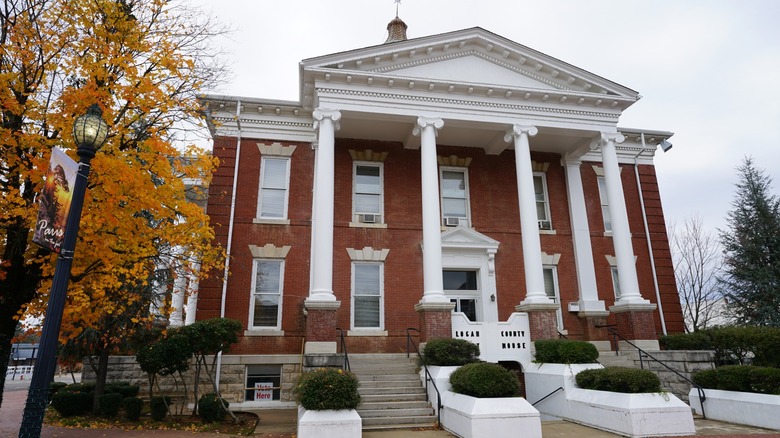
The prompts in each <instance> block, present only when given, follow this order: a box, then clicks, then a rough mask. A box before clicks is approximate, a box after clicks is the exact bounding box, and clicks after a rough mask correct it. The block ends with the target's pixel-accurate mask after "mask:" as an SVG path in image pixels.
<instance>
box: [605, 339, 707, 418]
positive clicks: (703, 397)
mask: <svg viewBox="0 0 780 438" xmlns="http://www.w3.org/2000/svg"><path fill="white" fill-rule="evenodd" d="M603 328H606V329H607V332H609V334H610V335H612V337H613V339H614V341H615V353H618V352H619V347H618V345H619V344H620V342H619V341H618V339H619V340H622V341H624V342H626V343H627V344H628V345H630V346H632V347H634V348H636V350H637V351H638V352H639V367H640V368H641V369H644V368H645V367H644V362H643V361H642V356H643V355H644V356H645V357H647V358H650V359H652V360H654V361H656V362H658V363H659V364H661V365H663V366H664V368H666V369H667V370H669V371H671V372H673V373H674V374H676V375H677V376H678V377H680V378H682V379H683V380H685V381H686V382H688V383H690V384H691V386H692V387H694V388H696V391H697V392H698V393H699V404H700V405H701V416H702V417H704V418H705V419H706V418H707V415H706V413H705V412H704V400H706V399H707V397H706V395H705V394H704V388H702V387H701V386H699V385H697V384H696V383H694V382H693V380H691V379H689V378H687V377H685V376H684V375H682V374H681V373H680V372H679V371H677V370H676V369H674V368H672V367H670V366H669V365H667V364H665V363H663V362H661V361H660V360H659V359H657V358H655V357H653V355H651V354H650V353H648V352H646V351H645V350H642V349H641V348H639V347H637V346H636V344H634V343H633V342H631V341H629V340H628V339H626V338H624V337H623V336H621V335H620V333H618V331H617V330H616V329H615V328H614V327H603Z"/></svg>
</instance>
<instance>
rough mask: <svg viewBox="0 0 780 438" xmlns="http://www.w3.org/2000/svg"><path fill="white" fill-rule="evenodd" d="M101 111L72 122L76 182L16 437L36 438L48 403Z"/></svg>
mask: <svg viewBox="0 0 780 438" xmlns="http://www.w3.org/2000/svg"><path fill="white" fill-rule="evenodd" d="M102 115H103V112H102V111H101V110H100V107H98V106H97V105H92V106H91V107H90V108H89V110H87V113H86V114H85V115H83V116H80V117H78V118H77V119H76V121H75V122H74V123H73V137H74V138H75V140H76V144H77V145H78V150H77V154H78V156H79V170H78V173H77V174H76V183H75V184H74V186H73V195H72V196H73V197H72V199H71V204H70V211H69V212H68V220H67V223H66V225H65V235H64V236H63V241H62V247H61V249H60V255H59V257H58V258H57V265H56V267H55V269H54V279H53V280H52V284H51V292H50V294H49V304H48V307H47V308H46V319H44V320H43V331H42V333H41V341H40V347H39V350H38V358H37V360H36V361H35V368H34V369H33V375H32V379H31V380H30V390H29V392H28V393H27V403H26V404H25V406H24V415H23V417H22V425H21V428H20V429H19V438H39V437H40V436H41V425H42V424H43V414H44V412H45V411H46V406H47V405H48V403H49V383H50V382H51V381H52V379H53V378H54V371H55V369H56V367H57V345H58V338H59V335H60V324H61V323H62V311H63V309H64V308H65V300H66V297H67V292H68V281H69V280H70V268H71V265H72V264H73V252H74V250H75V248H76V237H77V236H78V233H79V221H80V220H81V209H82V207H83V205H84V193H85V191H86V189H87V179H88V178H89V169H90V164H89V163H90V161H91V160H92V158H94V157H95V151H96V150H97V148H99V147H100V146H102V145H103V143H104V142H105V141H106V137H107V136H108V125H107V124H106V122H105V121H103V118H102Z"/></svg>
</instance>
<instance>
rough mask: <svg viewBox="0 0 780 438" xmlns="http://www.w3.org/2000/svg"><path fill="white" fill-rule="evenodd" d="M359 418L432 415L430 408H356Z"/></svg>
mask: <svg viewBox="0 0 780 438" xmlns="http://www.w3.org/2000/svg"><path fill="white" fill-rule="evenodd" d="M357 412H358V414H359V415H360V418H363V419H364V420H365V419H366V418H378V417H382V418H396V417H425V416H431V415H433V409H432V408H401V409H361V408H359V407H358V409H357Z"/></svg>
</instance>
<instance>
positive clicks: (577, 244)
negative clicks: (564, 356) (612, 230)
mask: <svg viewBox="0 0 780 438" xmlns="http://www.w3.org/2000/svg"><path fill="white" fill-rule="evenodd" d="M581 164H582V162H581V161H580V160H566V161H564V166H565V167H566V192H567V195H568V198H569V216H571V231H572V241H573V243H574V265H575V267H576V270H577V286H578V288H579V291H580V302H579V305H580V312H585V313H587V312H606V310H607V309H606V307H605V305H604V301H602V300H599V294H598V288H597V286H596V272H595V270H594V264H593V250H592V248H591V245H590V228H589V227H588V212H587V209H586V208H585V192H584V190H583V189H582V175H581V174H580V165H581Z"/></svg>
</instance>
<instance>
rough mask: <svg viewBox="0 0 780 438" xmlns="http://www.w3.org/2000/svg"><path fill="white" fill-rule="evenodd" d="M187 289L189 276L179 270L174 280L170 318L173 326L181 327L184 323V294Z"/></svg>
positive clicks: (169, 321)
mask: <svg viewBox="0 0 780 438" xmlns="http://www.w3.org/2000/svg"><path fill="white" fill-rule="evenodd" d="M179 271H181V269H180V270H179ZM186 290H187V277H186V276H185V275H184V274H183V273H181V272H179V273H177V274H176V278H174V280H173V292H172V293H171V316H170V317H169V318H168V323H169V325H170V326H171V327H180V326H181V325H183V324H184V295H185V293H186Z"/></svg>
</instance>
